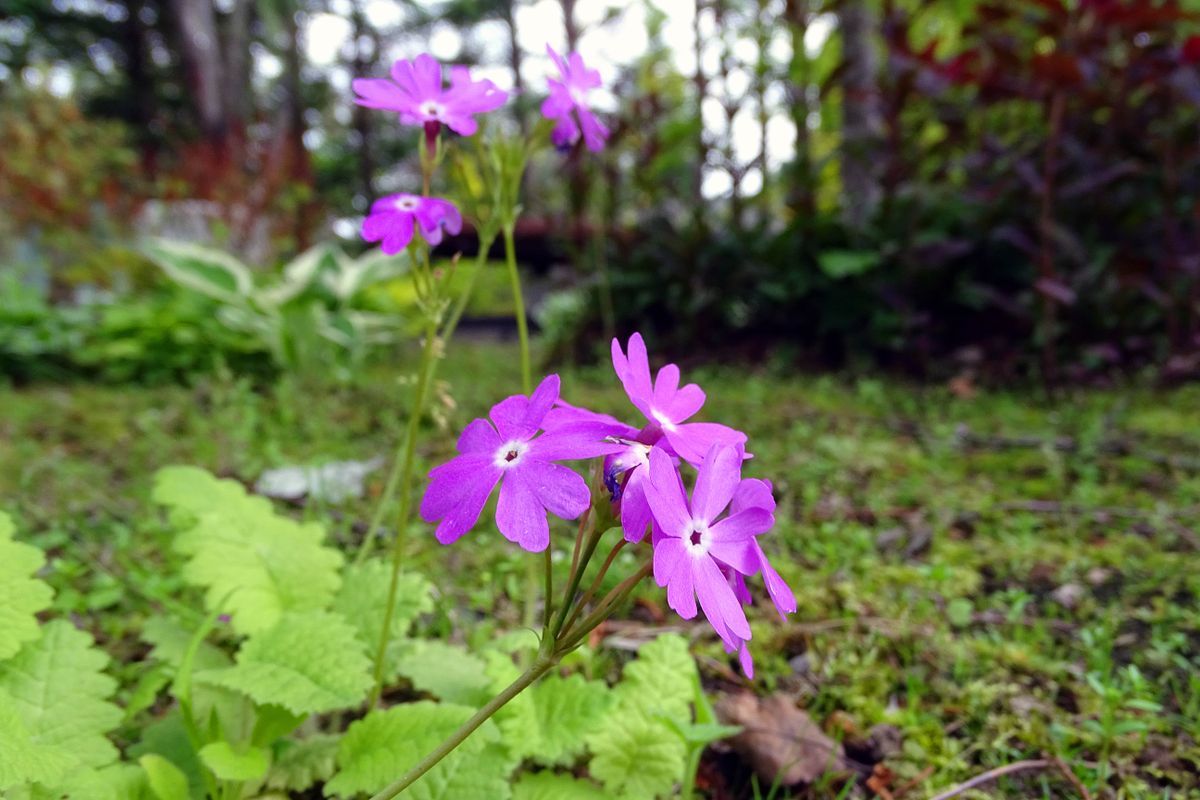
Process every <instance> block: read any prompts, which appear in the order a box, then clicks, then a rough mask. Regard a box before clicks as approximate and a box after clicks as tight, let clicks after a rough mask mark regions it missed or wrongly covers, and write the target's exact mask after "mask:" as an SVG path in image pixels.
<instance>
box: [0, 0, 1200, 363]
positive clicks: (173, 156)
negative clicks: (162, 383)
mask: <svg viewBox="0 0 1200 800" xmlns="http://www.w3.org/2000/svg"><path fill="white" fill-rule="evenodd" d="M384 6H386V9H384V11H386V12H387V13H382V12H381V8H382V7H384ZM534 12H536V15H535V13H534ZM331 20H333V21H335V22H336V26H335V27H336V29H337V31H338V32H339V37H340V38H338V39H337V41H335V46H334V47H333V48H332V49H331V50H330V51H329V52H328V53H327V54H326V55H325V56H323V57H322V58H321V59H316V58H314V56H313V53H314V45H315V44H319V42H318V41H317V40H318V39H319V38H321V37H325V38H328V33H327V32H328V30H329V29H330V21H331ZM531 20H533V22H531ZM538 20H540V21H541V22H538ZM545 20H550V21H552V22H553V23H554V26H555V27H553V28H548V29H546V30H544V31H543V30H541V29H540V28H538V29H536V30H534V29H532V28H531V27H530V26H532V25H535V23H536V24H538V25H541V24H543V23H544V22H545ZM681 25H683V26H684V30H685V31H686V30H687V26H690V35H689V36H686V37H683V38H681V37H680V36H679V35H678V34H679V30H680V26H681ZM522 26H524V28H523V27H522ZM634 28H636V29H637V30H636V31H634ZM447 30H450V31H453V32H454V35H452V36H449V38H448V37H447ZM323 31H324V33H323ZM633 33H636V34H637V35H636V36H634V35H633ZM603 36H608V38H609V40H611V39H613V38H614V37H617V38H618V39H619V38H620V37H621V36H627V37H628V38H629V39H630V41H634V40H636V41H639V42H642V43H644V46H643V47H640V48H633V47H631V48H629V50H628V52H627V53H625V54H623V55H624V57H623V58H622V59H621V60H614V61H612V62H610V63H601V64H600V66H601V67H602V68H603V69H604V74H605V78H606V83H607V85H608V88H609V91H610V92H611V97H610V98H608V99H609V100H610V101H611V102H609V104H608V108H607V109H605V110H606V119H607V120H608V122H609V123H610V127H611V128H612V130H613V137H612V139H611V141H610V147H609V148H608V149H607V150H606V151H605V152H604V153H603V154H600V155H599V156H597V157H582V156H581V155H580V154H579V153H568V154H565V155H557V154H555V155H551V156H547V157H545V158H543V159H542V160H540V161H537V162H535V163H534V164H533V165H532V167H531V171H530V173H529V175H528V176H527V182H526V187H525V188H526V193H525V211H524V217H523V219H522V223H521V227H520V229H519V232H518V246H519V253H520V256H521V260H522V262H523V264H524V265H525V267H526V268H527V269H528V270H530V271H531V272H533V273H536V275H537V276H540V277H539V278H538V279H537V280H536V281H535V289H534V294H535V296H536V297H535V303H534V316H535V319H536V320H537V321H538V322H539V324H541V325H542V327H543V330H544V332H545V333H546V339H547V341H548V344H549V346H550V352H551V354H552V355H557V356H560V357H561V356H566V355H571V356H576V357H589V356H591V355H592V354H594V352H595V350H596V347H597V343H598V342H602V341H603V340H604V339H605V337H606V335H607V334H608V333H610V332H611V329H613V328H615V329H617V330H618V331H622V332H625V331H629V330H632V329H633V328H639V329H641V330H644V331H646V332H647V333H648V334H649V335H651V336H653V337H654V338H655V339H656V340H657V346H658V347H659V348H660V349H665V350H667V351H670V350H671V349H674V350H675V351H676V352H678V353H686V354H690V356H691V357H693V358H694V357H696V354H698V353H702V352H709V353H712V352H719V353H724V354H727V355H735V356H738V357H748V358H757V357H761V356H763V355H764V354H766V353H767V352H771V353H773V354H774V355H775V356H776V357H782V358H783V359H784V360H787V361H790V362H792V363H795V364H797V365H801V366H812V367H829V366H834V367H844V366H847V365H851V366H853V365H870V366H883V367H886V368H889V369H895V370H899V371H903V372H906V373H911V374H916V375H919V376H925V377H941V376H948V375H958V374H962V373H964V372H966V373H969V374H971V375H973V376H977V377H979V378H981V379H1010V378H1014V377H1036V378H1040V379H1045V380H1047V381H1051V382H1054V381H1060V380H1085V379H1092V378H1098V377H1104V376H1111V375H1112V374H1114V373H1115V372H1118V371H1121V370H1130V369H1139V368H1142V367H1147V366H1149V367H1150V368H1152V369H1153V370H1155V372H1156V373H1157V374H1159V375H1162V376H1164V377H1167V378H1184V377H1190V376H1194V375H1195V374H1196V373H1197V372H1198V371H1200V2H1197V0H1186V1H1185V0H1004V1H1003V2H1000V1H998V0H995V1H991V2H989V1H987V0H825V1H824V2H821V1H819V0H786V1H784V0H695V2H693V3H688V2H683V3H671V4H659V3H650V2H639V1H638V0H634V1H633V2H623V3H616V4H613V5H612V6H611V7H609V6H608V5H607V4H605V3H598V4H597V3H590V4H589V3H584V2H577V0H560V1H559V2H557V3H555V2H552V0H543V2H539V3H536V4H534V3H526V2H514V1H512V0H446V1H445V2H403V3H391V2H387V3H384V2H382V0H262V1H261V2H252V1H251V0H88V1H87V2H84V1H83V0H11V2H8V3H5V4H4V5H3V9H2V10H0V78H3V84H2V86H0V141H3V142H4V143H5V145H4V149H3V152H2V153H0V236H2V237H3V245H2V246H0V250H2V252H0V265H3V266H2V268H3V271H4V273H5V275H4V280H3V281H0V287H2V288H0V369H2V370H3V372H4V374H6V375H8V376H9V377H10V378H11V379H15V380H18V381H23V380H29V379H37V378H43V377H65V376H68V375H72V374H80V373H82V374H85V375H88V376H90V377H98V378H102V379H106V380H117V381H123V380H151V381H153V380H164V379H171V378H175V377H178V376H179V375H180V374H186V373H188V372H189V371H195V370H207V369H212V368H214V365H217V364H226V365H231V364H232V365H235V366H236V365H241V366H240V367H238V368H239V369H249V370H251V371H253V370H260V371H261V370H266V371H269V370H271V369H273V368H275V367H277V366H278V364H277V362H278V359H277V358H276V359H275V362H276V363H274V364H273V362H272V359H271V356H270V352H269V349H270V348H265V347H262V346H260V345H258V344H255V343H254V341H253V340H252V339H249V340H248V339H247V337H245V336H239V335H238V332H237V330H235V329H231V328H229V327H227V326H224V325H222V323H221V317H220V315H217V314H214V308H213V306H212V304H211V302H212V301H211V300H209V299H206V298H204V297H197V296H193V295H192V294H190V293H188V292H186V291H184V290H181V289H180V288H179V287H176V286H174V285H172V284H171V282H170V281H168V280H167V279H166V278H165V277H164V276H163V275H162V274H161V272H160V270H159V269H158V268H157V267H156V266H155V265H154V264H152V263H150V262H149V261H148V260H147V258H146V257H145V256H144V255H142V254H141V253H142V252H143V247H142V242H143V239H144V238H145V237H148V236H158V235H168V236H171V237H174V238H179V239H184V240H187V241H192V242H196V243H199V244H202V245H208V246H215V247H220V248H223V249H225V250H227V251H229V252H232V253H234V254H236V255H237V257H238V258H239V259H241V260H242V261H243V262H244V263H246V264H249V265H252V268H253V269H257V270H260V271H261V270H270V271H276V272H278V271H279V270H281V269H282V267H283V265H284V264H286V263H287V262H288V261H290V260H291V259H293V258H295V257H296V256H297V255H299V254H301V253H302V252H305V251H307V250H309V248H311V247H312V246H314V245H318V244H324V243H331V244H337V245H338V246H340V247H341V248H342V249H344V250H346V251H347V252H348V253H351V254H357V253H360V252H362V251H363V246H362V245H361V244H360V243H359V242H358V241H357V235H356V226H357V222H358V219H359V218H360V216H359V215H361V214H362V213H363V212H364V211H365V210H366V208H367V207H368V206H369V204H370V202H371V201H372V200H373V199H375V198H376V197H377V196H379V195H380V194H385V193H388V192H391V191H397V190H400V189H403V188H408V187H411V185H412V183H413V181H414V169H415V164H414V161H415V157H410V156H413V155H414V154H413V144H414V141H415V140H414V138H413V136H412V135H411V134H412V132H411V131H406V130H404V129H401V128H400V127H399V126H398V125H396V124H395V120H394V119H393V118H392V117H391V116H390V115H387V114H381V113H377V112H369V111H366V110H364V109H359V108H357V107H355V106H353V105H352V103H351V101H350V96H349V91H348V88H349V87H348V80H349V77H351V76H355V75H383V74H384V73H385V72H386V70H387V67H388V65H389V64H390V62H391V60H392V59H393V58H395V57H398V56H401V55H412V54H415V53H416V52H419V51H420V50H423V49H425V48H426V47H428V46H431V43H438V45H437V47H435V48H434V49H435V52H436V53H437V54H438V55H439V57H441V58H443V59H444V60H453V61H460V62H464V63H473V64H476V65H477V66H478V67H479V68H480V70H481V71H482V72H483V74H486V75H487V76H489V77H493V78H494V79H496V80H497V82H499V83H501V84H503V85H505V86H507V87H512V88H516V89H517V90H518V92H519V93H518V94H517V99H516V101H515V102H514V103H512V104H511V106H510V108H509V109H508V110H507V111H506V112H501V118H500V119H496V120H493V121H492V123H491V124H493V125H499V126H503V127H512V128H516V127H521V128H524V127H525V126H527V125H528V124H529V120H530V118H531V114H533V113H536V105H537V102H538V100H539V99H540V95H539V92H540V90H541V86H542V85H543V82H542V75H543V74H544V70H543V69H542V61H544V59H543V58H542V53H541V52H540V51H535V50H533V49H532V48H531V47H530V45H529V40H530V39H536V40H540V39H549V40H551V41H552V42H553V43H555V44H556V45H558V46H561V45H562V44H564V43H565V44H566V46H567V47H569V48H576V47H579V48H582V49H584V51H585V53H587V54H588V55H589V57H590V58H593V59H595V58H596V56H595V54H594V52H593V51H589V50H588V47H589V41H595V40H597V39H600V38H602V37H603ZM447 42H449V44H447ZM688 48H690V49H691V52H684V51H686V50H688ZM445 51H450V52H445ZM596 52H598V51H596ZM539 70H541V71H539ZM451 196H453V195H451ZM476 246H477V245H476V242H475V239H474V236H473V233H472V231H471V229H470V227H469V226H468V230H467V231H466V232H464V234H463V235H462V236H460V237H457V238H455V239H454V240H452V241H449V242H447V244H446V245H444V247H443V255H444V256H446V257H447V258H449V257H451V256H452V255H453V254H454V253H455V252H457V251H460V250H461V251H463V252H466V253H470V252H471V251H472V250H473V248H474V247H476ZM262 283H270V279H267V278H264V279H263V281H262ZM497 284H498V287H497V288H498V290H497V291H489V290H487V286H488V285H489V284H487V283H486V282H485V285H484V289H485V290H484V292H483V294H482V297H483V298H485V300H486V298H492V299H493V300H494V301H495V303H494V305H496V306H497V307H496V308H492V307H491V304H489V303H488V302H486V301H485V300H481V301H477V302H476V304H475V307H473V308H472V313H473V314H474V315H475V316H477V317H480V318H485V319H486V318H487V317H489V316H499V315H501V314H502V313H503V312H504V311H505V310H506V307H505V303H506V300H505V298H504V292H503V291H502V290H499V286H501V284H500V282H497ZM609 293H611V298H612V302H611V313H605V312H606V309H608V308H609V303H608V302H607V295H608V294H609ZM376 294H377V295H378V297H377V298H376V301H378V300H379V298H380V297H382V298H383V299H384V300H386V299H387V298H389V297H390V298H391V302H394V304H396V306H397V307H400V306H403V305H404V303H405V302H411V299H409V300H408V301H406V300H405V298H404V296H403V295H404V289H403V287H402V286H400V285H399V284H397V285H396V286H394V287H391V288H388V287H386V286H385V287H383V288H382V289H380V290H379V291H378V292H376ZM376 305H378V303H376ZM385 305H386V304H385Z"/></svg>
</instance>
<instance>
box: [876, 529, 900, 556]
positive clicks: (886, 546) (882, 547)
mask: <svg viewBox="0 0 1200 800" xmlns="http://www.w3.org/2000/svg"><path fill="white" fill-rule="evenodd" d="M903 540H904V528H901V527H899V526H896V527H894V528H888V529H886V530H882V531H880V532H879V535H878V536H876V537H875V549H876V550H879V551H881V552H886V551H888V550H895V549H896V548H897V546H898V545H899V544H900V542H902V541H903Z"/></svg>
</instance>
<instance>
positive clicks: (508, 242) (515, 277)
mask: <svg viewBox="0 0 1200 800" xmlns="http://www.w3.org/2000/svg"><path fill="white" fill-rule="evenodd" d="M513 229H514V225H513V223H511V222H509V223H506V224H505V225H504V262H505V264H506V265H507V266H508V279H509V280H510V281H511V282H512V293H513V307H514V308H515V316H516V318H517V337H518V338H519V339H520V340H521V387H522V389H524V391H525V394H529V393H530V392H532V391H533V368H532V366H531V365H530V359H529V321H528V320H527V319H526V318H525V298H524V296H523V295H522V294H521V275H520V274H519V273H518V272H517V246H516V243H515V242H514V241H513V234H514V231H513Z"/></svg>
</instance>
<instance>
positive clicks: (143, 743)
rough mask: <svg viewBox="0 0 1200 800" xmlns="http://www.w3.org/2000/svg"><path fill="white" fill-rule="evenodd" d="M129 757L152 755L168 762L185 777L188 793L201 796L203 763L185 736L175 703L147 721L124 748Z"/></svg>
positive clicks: (185, 729) (202, 793)
mask: <svg viewBox="0 0 1200 800" xmlns="http://www.w3.org/2000/svg"><path fill="white" fill-rule="evenodd" d="M126 755H127V756H128V757H130V758H140V757H141V756H147V755H153V756H158V757H161V758H162V759H164V760H166V761H169V762H171V764H172V765H173V766H174V767H175V768H176V769H178V770H180V771H181V772H182V773H183V774H184V776H185V777H186V779H187V783H188V790H189V792H190V795H191V797H193V798H196V799H197V800H199V798H202V797H203V796H204V766H203V765H202V764H201V763H200V758H199V756H197V755H196V751H195V749H194V748H193V747H192V743H191V740H190V739H189V738H188V732H187V728H186V727H185V726H184V724H183V717H182V715H181V714H180V711H179V708H178V706H176V707H175V708H173V709H171V710H170V711H168V712H167V713H166V714H165V715H164V716H162V717H161V718H160V719H157V720H154V721H153V722H151V723H149V724H148V725H146V726H145V727H144V728H143V729H142V732H141V739H140V740H139V741H138V742H137V744H135V745H133V746H132V747H130V748H129V750H128V751H127V752H126Z"/></svg>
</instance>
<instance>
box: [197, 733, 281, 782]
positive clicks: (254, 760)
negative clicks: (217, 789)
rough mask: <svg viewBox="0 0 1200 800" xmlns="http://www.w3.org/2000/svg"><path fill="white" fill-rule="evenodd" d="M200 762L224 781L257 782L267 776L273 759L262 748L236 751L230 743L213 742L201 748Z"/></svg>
mask: <svg viewBox="0 0 1200 800" xmlns="http://www.w3.org/2000/svg"><path fill="white" fill-rule="evenodd" d="M200 760H201V761H203V762H204V766H206V767H208V768H209V769H210V770H212V773H213V775H216V776H217V778H218V779H220V780H223V781H238V782H243V781H256V780H259V779H261V778H263V777H264V776H266V774H267V769H268V768H269V767H270V766H271V757H270V755H269V754H268V753H267V751H266V750H263V749H262V748H261V747H247V748H245V749H242V750H237V749H235V748H234V747H233V746H232V745H231V744H229V742H225V741H220V742H211V743H209V744H206V745H204V747H202V748H200Z"/></svg>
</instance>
